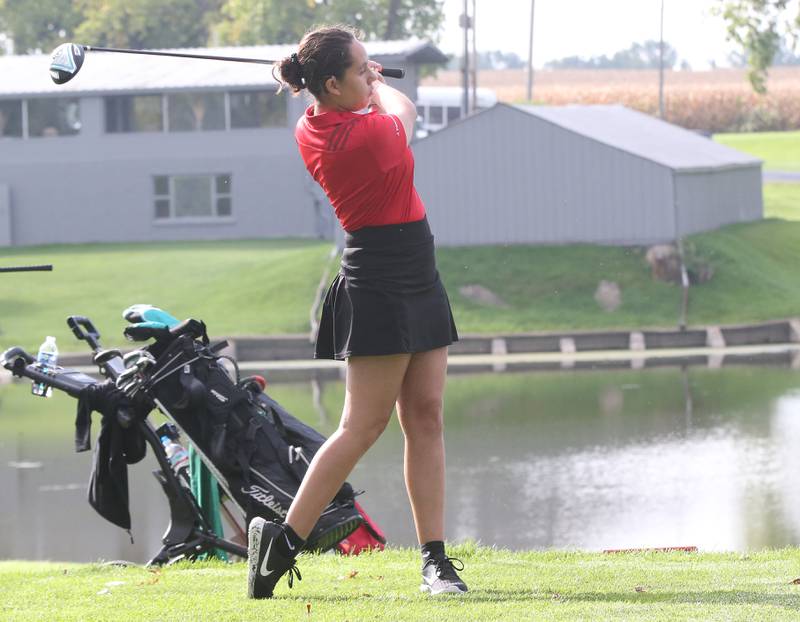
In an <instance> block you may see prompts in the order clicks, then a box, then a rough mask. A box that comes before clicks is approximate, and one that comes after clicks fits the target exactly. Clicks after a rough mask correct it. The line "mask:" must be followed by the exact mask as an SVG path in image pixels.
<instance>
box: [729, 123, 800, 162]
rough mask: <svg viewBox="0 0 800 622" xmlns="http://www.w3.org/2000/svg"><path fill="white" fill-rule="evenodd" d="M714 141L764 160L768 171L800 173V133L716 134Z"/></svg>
mask: <svg viewBox="0 0 800 622" xmlns="http://www.w3.org/2000/svg"><path fill="white" fill-rule="evenodd" d="M714 140H716V141H717V142H720V143H722V144H723V145H727V146H728V147H732V148H734V149H738V150H739V151H743V152H745V153H749V154H750V155H753V156H755V157H757V158H761V159H762V160H764V169H765V170H768V171H800V132H752V133H743V134H714Z"/></svg>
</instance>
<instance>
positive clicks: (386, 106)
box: [371, 65, 417, 144]
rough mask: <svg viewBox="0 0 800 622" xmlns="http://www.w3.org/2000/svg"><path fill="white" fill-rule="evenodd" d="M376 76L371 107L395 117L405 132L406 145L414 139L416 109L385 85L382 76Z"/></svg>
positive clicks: (411, 103)
mask: <svg viewBox="0 0 800 622" xmlns="http://www.w3.org/2000/svg"><path fill="white" fill-rule="evenodd" d="M378 67H380V65H378ZM378 75H379V76H380V77H379V78H378V79H377V80H375V82H373V83H372V89H373V90H372V99H371V101H372V107H373V108H374V109H376V110H377V111H378V112H380V113H383V114H393V115H397V117H398V118H399V119H400V122H401V123H402V124H403V129H405V131H406V144H408V143H410V142H411V139H412V138H413V137H414V123H415V122H416V120H417V107H416V106H415V105H414V102H412V101H411V100H410V99H409V98H408V97H406V96H405V95H404V94H403V93H401V92H400V91H398V90H397V89H396V88H393V87H391V86H389V85H388V84H386V82H384V81H383V76H381V75H380V74H378Z"/></svg>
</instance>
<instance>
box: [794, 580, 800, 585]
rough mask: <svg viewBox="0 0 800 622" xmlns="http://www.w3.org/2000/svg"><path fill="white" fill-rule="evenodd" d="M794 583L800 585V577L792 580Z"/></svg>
mask: <svg viewBox="0 0 800 622" xmlns="http://www.w3.org/2000/svg"><path fill="white" fill-rule="evenodd" d="M792 585H800V579H795V580H794V581H792Z"/></svg>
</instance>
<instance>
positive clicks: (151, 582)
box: [139, 571, 161, 585]
mask: <svg viewBox="0 0 800 622" xmlns="http://www.w3.org/2000/svg"><path fill="white" fill-rule="evenodd" d="M151 573H152V575H153V576H152V577H150V578H149V579H147V581H139V585H155V584H156V583H158V581H159V579H161V574H160V573H159V572H153V571H151Z"/></svg>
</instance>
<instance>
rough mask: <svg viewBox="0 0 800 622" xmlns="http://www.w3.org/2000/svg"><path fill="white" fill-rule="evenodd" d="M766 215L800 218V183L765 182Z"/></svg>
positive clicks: (792, 218) (770, 216) (787, 218)
mask: <svg viewBox="0 0 800 622" xmlns="http://www.w3.org/2000/svg"><path fill="white" fill-rule="evenodd" d="M764 217H765V218H782V219H783V220H800V183H771V184H764Z"/></svg>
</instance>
